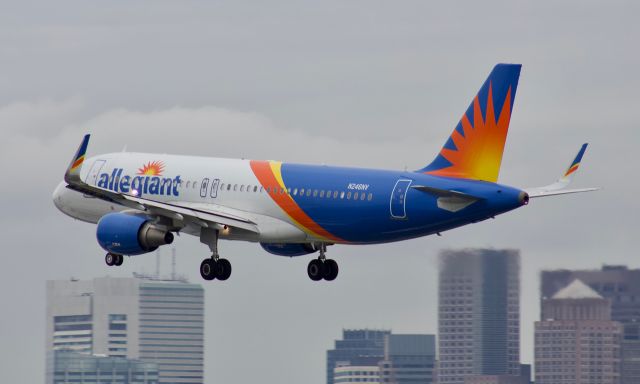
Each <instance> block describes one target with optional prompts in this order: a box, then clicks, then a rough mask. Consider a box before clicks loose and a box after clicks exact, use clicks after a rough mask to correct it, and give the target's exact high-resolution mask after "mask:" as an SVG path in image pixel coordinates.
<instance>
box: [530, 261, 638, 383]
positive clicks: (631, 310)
mask: <svg viewBox="0 0 640 384" xmlns="http://www.w3.org/2000/svg"><path fill="white" fill-rule="evenodd" d="M575 279H579V280H581V281H582V282H584V283H585V284H586V285H588V286H589V287H591V288H592V289H593V290H594V291H596V292H597V293H598V294H600V296H602V297H604V298H606V299H609V300H610V301H611V320H614V321H618V322H620V323H622V325H623V327H624V333H623V338H622V342H621V346H620V348H621V360H622V361H621V371H622V372H621V380H620V382H621V383H622V384H637V383H640V269H629V268H628V267H626V266H622V265H605V266H603V267H602V268H601V269H599V270H598V269H593V270H553V271H543V272H542V274H541V279H540V280H541V285H540V291H541V298H542V299H544V298H549V297H552V296H553V295H554V294H555V293H556V292H557V291H558V290H560V289H562V288H563V287H566V286H567V285H568V284H569V283H571V282H572V281H573V280H575Z"/></svg>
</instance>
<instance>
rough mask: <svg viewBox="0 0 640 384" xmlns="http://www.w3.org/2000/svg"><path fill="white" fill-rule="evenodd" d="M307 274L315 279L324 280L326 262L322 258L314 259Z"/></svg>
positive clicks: (308, 267)
mask: <svg viewBox="0 0 640 384" xmlns="http://www.w3.org/2000/svg"><path fill="white" fill-rule="evenodd" d="M307 274H308V275H309V278H310V279H311V280H313V281H319V280H322V278H323V277H324V263H323V262H322V260H320V259H313V260H311V261H310V262H309V265H308V266H307Z"/></svg>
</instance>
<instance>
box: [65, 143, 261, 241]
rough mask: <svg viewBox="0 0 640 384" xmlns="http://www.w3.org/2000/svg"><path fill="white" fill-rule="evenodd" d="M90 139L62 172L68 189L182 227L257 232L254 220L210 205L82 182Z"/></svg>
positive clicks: (81, 146) (81, 145) (82, 144)
mask: <svg viewBox="0 0 640 384" xmlns="http://www.w3.org/2000/svg"><path fill="white" fill-rule="evenodd" d="M89 138H90V135H88V134H87V135H85V137H84V139H83V140H82V143H81V144H80V147H79V148H78V151H77V152H76V155H75V157H74V158H73V160H72V161H71V164H70V165H69V167H68V168H67V171H66V172H65V175H64V180H65V181H66V182H67V188H69V189H72V190H75V191H78V192H82V193H84V194H87V195H91V196H94V197H96V198H99V199H102V200H106V201H109V202H112V203H115V204H119V205H122V206H125V207H128V208H132V209H138V210H141V211H145V212H149V213H150V214H152V215H156V216H161V217H164V218H166V219H169V220H171V221H172V222H174V223H175V222H178V223H181V224H182V225H183V226H184V225H186V224H187V223H194V224H196V225H199V226H201V227H204V228H208V227H211V228H216V227H219V226H227V227H232V228H237V229H242V230H245V231H249V232H253V233H259V231H258V227H257V225H256V223H255V222H253V221H252V220H250V219H248V218H245V217H242V216H240V215H238V214H236V213H234V214H230V213H228V212H224V211H223V210H216V209H214V208H210V207H207V209H202V208H194V207H192V206H188V204H187V203H180V202H171V203H165V202H161V201H156V200H151V199H147V198H143V197H138V196H133V195H130V194H124V193H117V192H113V191H109V190H106V189H103V188H99V187H97V186H93V185H89V184H87V183H85V182H84V181H82V179H81V178H80V171H81V169H82V163H83V162H84V157H85V154H86V151H87V147H88V146H89Z"/></svg>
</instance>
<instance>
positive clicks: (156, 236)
mask: <svg viewBox="0 0 640 384" xmlns="http://www.w3.org/2000/svg"><path fill="white" fill-rule="evenodd" d="M96 237H97V238H98V243H99V244H100V246H101V247H102V248H103V249H104V250H105V251H107V252H111V253H115V254H119V255H141V254H143V253H147V252H151V251H155V250H156V249H157V248H158V247H159V246H161V245H165V244H171V243H172V242H173V233H171V232H169V231H167V230H166V229H164V228H162V227H160V226H157V225H155V224H153V223H152V222H150V221H149V219H147V218H146V217H141V216H136V215H128V214H126V213H109V214H107V215H104V216H103V217H102V218H101V219H100V221H98V229H97V232H96Z"/></svg>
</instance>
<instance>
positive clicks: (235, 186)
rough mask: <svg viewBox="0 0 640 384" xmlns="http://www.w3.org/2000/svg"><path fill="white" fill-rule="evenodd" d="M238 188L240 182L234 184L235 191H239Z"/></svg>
mask: <svg viewBox="0 0 640 384" xmlns="http://www.w3.org/2000/svg"><path fill="white" fill-rule="evenodd" d="M237 190H238V184H233V191H234V192H235V191H237Z"/></svg>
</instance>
